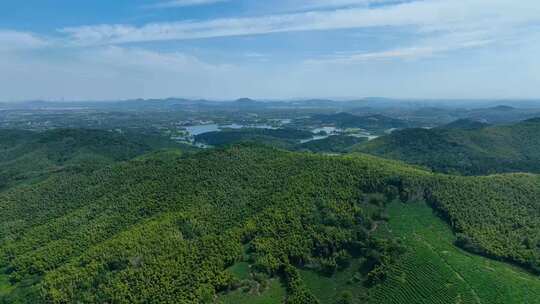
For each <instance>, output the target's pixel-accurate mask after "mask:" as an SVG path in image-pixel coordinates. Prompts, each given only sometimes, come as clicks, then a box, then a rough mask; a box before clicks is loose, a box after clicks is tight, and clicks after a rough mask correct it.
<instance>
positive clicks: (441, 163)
mask: <svg viewBox="0 0 540 304" xmlns="http://www.w3.org/2000/svg"><path fill="white" fill-rule="evenodd" d="M455 125H456V124H452V125H451V126H450V127H441V128H435V129H429V130H428V129H405V130H400V131H396V132H393V133H392V134H390V135H388V136H384V137H381V138H378V139H376V140H373V141H370V142H369V143H366V144H364V145H360V146H358V147H357V148H356V150H357V151H360V152H365V153H370V154H374V155H378V156H382V157H385V158H392V159H399V160H403V161H406V162H408V163H411V164H418V165H423V166H426V167H429V168H432V169H433V170H435V171H439V172H447V173H459V174H465V175H481V174H492V173H501V172H536V173H538V172H540V137H539V136H538V134H540V119H530V120H526V121H523V122H520V123H517V124H513V125H504V126H488V127H480V128H478V125H476V127H474V128H470V127H459V128H457V127H455ZM461 125H463V124H461Z"/></svg>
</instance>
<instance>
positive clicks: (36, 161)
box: [0, 129, 176, 190]
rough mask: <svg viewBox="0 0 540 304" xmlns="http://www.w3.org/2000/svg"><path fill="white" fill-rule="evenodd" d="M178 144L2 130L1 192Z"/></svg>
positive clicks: (105, 134)
mask: <svg viewBox="0 0 540 304" xmlns="http://www.w3.org/2000/svg"><path fill="white" fill-rule="evenodd" d="M174 146H176V144H175V143H173V142H170V141H168V140H167V139H164V138H162V137H159V136H151V135H145V136H141V135H139V134H121V133H118V132H109V131H102V130H85V129H57V130H49V131H44V132H31V131H23V130H4V129H2V130H0V190H2V189H3V188H5V187H7V186H9V185H13V184H17V183H19V182H29V181H33V180H39V179H41V178H44V177H46V176H48V175H49V174H50V173H52V172H58V171H61V170H79V171H80V170H86V171H88V170H93V169H96V168H101V167H103V166H104V165H107V164H111V163H113V162H116V161H125V160H128V159H131V158H133V157H135V156H137V155H141V154H143V153H146V152H149V151H151V150H154V149H158V148H164V147H174Z"/></svg>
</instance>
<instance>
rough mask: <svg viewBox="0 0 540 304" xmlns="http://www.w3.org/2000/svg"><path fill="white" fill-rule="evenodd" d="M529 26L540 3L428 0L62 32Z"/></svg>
mask: <svg viewBox="0 0 540 304" xmlns="http://www.w3.org/2000/svg"><path fill="white" fill-rule="evenodd" d="M335 1H339V2H340V3H347V2H353V1H345V0H343V1H342V0H335ZM354 2H356V1H354ZM314 3H315V2H314ZM321 3H322V2H321ZM531 22H540V5H538V3H537V2H536V0H523V1H520V2H519V3H515V2H514V1H510V0H492V1H487V0H470V1H455V0H431V1H429V0H426V1H416V2H407V3H400V4H397V5H390V6H383V7H374V8H365V7H360V8H358V7H354V8H343V9H334V10H323V11H318V10H316V11H308V12H301V13H292V14H278V15H267V16H260V17H244V18H223V19H213V20H202V21H179V22H168V23H150V24H147V25H143V26H139V27H137V26H132V25H121V24H112V25H97V26H94V25H93V26H81V27H69V28H64V29H61V30H60V31H61V32H62V33H64V34H67V35H68V36H69V38H70V39H71V40H72V41H74V42H75V43H78V44H82V45H92V44H121V43H130V42H147V41H164V40H186V39H200V38H213V37H227V36H242V35H261V34H269V33H279V32H292V31H321V30H336V29H351V28H370V27H413V28H415V29H417V30H418V31H429V32H435V31H449V32H451V31H470V30H479V29H490V30H498V29H501V28H503V29H507V28H509V27H510V28H513V27H516V26H522V25H525V24H528V23H531Z"/></svg>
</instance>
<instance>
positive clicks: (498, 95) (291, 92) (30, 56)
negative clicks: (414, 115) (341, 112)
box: [0, 0, 540, 101]
mask: <svg viewBox="0 0 540 304" xmlns="http://www.w3.org/2000/svg"><path fill="white" fill-rule="evenodd" d="M28 20H32V22H28ZM539 29H540V4H539V3H538V2H537V1H534V0H524V1H520V2H519V3H516V2H514V1H510V0H494V1H488V0H467V1H454V0H424V1H417V0H331V1H321V0H275V1H271V3H270V1H268V2H266V3H261V1H254V0H175V1H172V0H133V1H128V0H121V1H115V2H114V3H111V2H110V1H106V0H96V1H91V2H85V3H80V2H79V3H75V2H74V1H69V0H57V1H55V2H54V4H53V3H52V2H51V1H37V0H33V1H25V2H24V3H22V2H21V1H15V0H6V1H3V3H2V4H0V71H1V73H0V83H2V86H1V89H0V100H6V101H14V100H36V99H42V100H61V99H66V100H114V99H131V98H166V97H169V96H186V97H188V96H194V97H198V98H207V99H219V100H223V99H236V98H239V97H241V96H249V97H251V98H254V99H259V98H267V99H287V98H294V97H301V96H305V97H316V96H319V97H329V96H359V97H362V96H385V97H388V98H427V99H438V98H445V99H447V98H455V99H465V98H473V99H491V98H495V99H510V98H520V99H521V98H523V99H534V98H538V97H540V85H539V84H540V74H539V73H538V71H539V70H540V58H539V56H538V55H537V54H539V53H540V31H539Z"/></svg>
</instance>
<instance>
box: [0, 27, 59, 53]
mask: <svg viewBox="0 0 540 304" xmlns="http://www.w3.org/2000/svg"><path fill="white" fill-rule="evenodd" d="M48 44H49V42H47V41H46V40H45V39H43V38H40V37H38V36H37V35H35V34H33V33H27V32H18V31H11V30H1V29H0V50H4V51H5V50H21V49H35V48H41V47H45V46H47V45H48Z"/></svg>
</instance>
